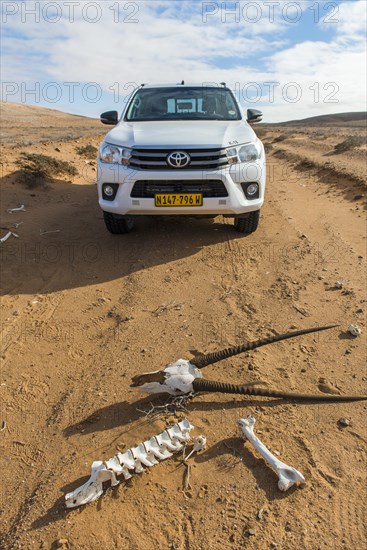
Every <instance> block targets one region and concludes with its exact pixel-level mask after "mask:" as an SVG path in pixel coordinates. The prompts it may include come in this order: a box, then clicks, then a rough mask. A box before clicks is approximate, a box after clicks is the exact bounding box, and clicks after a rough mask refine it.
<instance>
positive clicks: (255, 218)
mask: <svg viewBox="0 0 367 550" xmlns="http://www.w3.org/2000/svg"><path fill="white" fill-rule="evenodd" d="M259 219H260V210H255V212H250V214H249V215H248V216H246V218H240V217H239V218H235V219H234V227H235V229H236V231H238V232H239V233H243V234H244V235H249V234H250V233H253V232H254V231H256V229H257V228H258V225H259Z"/></svg>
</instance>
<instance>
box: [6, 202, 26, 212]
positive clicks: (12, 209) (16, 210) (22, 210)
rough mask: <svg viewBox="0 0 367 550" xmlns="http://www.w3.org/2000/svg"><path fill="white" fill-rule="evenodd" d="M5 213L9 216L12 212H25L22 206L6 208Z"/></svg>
mask: <svg viewBox="0 0 367 550" xmlns="http://www.w3.org/2000/svg"><path fill="white" fill-rule="evenodd" d="M7 212H9V214H12V213H13V212H26V209H25V206H24V204H22V206H19V207H18V208H8V210H7Z"/></svg>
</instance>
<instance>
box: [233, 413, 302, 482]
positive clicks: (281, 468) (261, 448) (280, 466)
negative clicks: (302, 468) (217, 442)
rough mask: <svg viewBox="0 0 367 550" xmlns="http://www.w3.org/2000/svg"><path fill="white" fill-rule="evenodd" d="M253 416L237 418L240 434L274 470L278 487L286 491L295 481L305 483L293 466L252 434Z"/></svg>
mask: <svg viewBox="0 0 367 550" xmlns="http://www.w3.org/2000/svg"><path fill="white" fill-rule="evenodd" d="M255 422H256V420H255V418H254V417H253V416H246V417H245V418H240V419H239V420H238V426H239V428H240V431H241V434H242V435H243V436H244V437H245V438H246V439H248V440H249V441H250V443H252V445H253V446H254V447H255V449H256V450H257V451H258V452H259V453H260V454H261V456H262V457H263V458H264V459H265V460H266V462H267V463H268V464H269V465H270V466H271V467H272V468H273V469H274V470H275V471H276V473H277V475H278V477H279V481H278V487H279V489H280V490H281V491H287V490H288V489H289V488H290V487H292V485H294V484H296V483H301V484H303V483H305V478H304V477H303V475H302V474H301V472H299V471H298V470H296V469H295V468H292V466H288V465H287V464H285V463H284V462H282V461H281V460H279V459H278V458H277V457H276V456H274V455H273V454H272V453H271V452H270V451H269V449H268V448H267V447H265V445H264V444H263V443H262V442H261V441H260V439H259V438H258V437H257V436H256V435H255V434H254V425H255Z"/></svg>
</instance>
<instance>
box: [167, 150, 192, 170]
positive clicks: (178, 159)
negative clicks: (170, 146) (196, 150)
mask: <svg viewBox="0 0 367 550" xmlns="http://www.w3.org/2000/svg"><path fill="white" fill-rule="evenodd" d="M190 160H191V159H190V156H189V155H188V154H187V153H185V152H184V151H174V152H173V153H171V154H170V155H168V157H167V162H168V164H169V165H170V166H172V167H173V168H184V167H185V166H187V165H188V164H189V162H190Z"/></svg>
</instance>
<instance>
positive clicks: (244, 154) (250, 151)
mask: <svg viewBox="0 0 367 550" xmlns="http://www.w3.org/2000/svg"><path fill="white" fill-rule="evenodd" d="M260 156H261V145H260V143H259V141H254V142H253V143H246V145H238V146H237V147H230V148H229V149H227V158H228V163H229V164H236V163H238V162H251V161H253V160H257V159H259V158H260Z"/></svg>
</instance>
